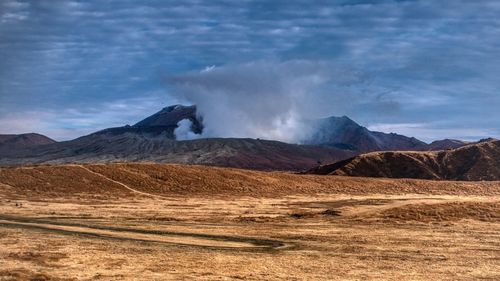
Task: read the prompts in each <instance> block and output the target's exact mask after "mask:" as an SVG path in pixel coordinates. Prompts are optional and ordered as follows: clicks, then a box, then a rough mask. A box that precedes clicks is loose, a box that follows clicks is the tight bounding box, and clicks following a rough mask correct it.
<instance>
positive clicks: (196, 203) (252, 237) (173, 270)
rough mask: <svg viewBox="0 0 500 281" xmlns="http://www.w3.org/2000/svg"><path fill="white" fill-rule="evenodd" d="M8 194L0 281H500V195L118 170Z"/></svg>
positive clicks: (10, 188) (229, 172)
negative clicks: (255, 245) (273, 245)
mask: <svg viewBox="0 0 500 281" xmlns="http://www.w3.org/2000/svg"><path fill="white" fill-rule="evenodd" d="M86 169H90V170H91V171H92V172H90V171H88V170H86ZM0 183H2V184H0V211H1V212H0V280H398V281H401V280H481V279H482V280H500V274H499V272H500V263H498V261H499V260H500V251H499V245H500V218H499V216H498V214H499V213H500V210H499V208H500V205H499V204H500V194H499V192H500V190H499V189H500V185H499V183H498V182H444V181H419V180H393V179H390V180H389V179H369V178H347V177H337V176H311V175H294V174H287V173H265V172H254V171H245V170H237V169H224V168H210V167H201V166H181V165H167V164H165V165H164V164H158V165H155V164H110V165H85V168H82V167H80V166H77V165H69V166H39V167H20V168H9V169H1V170H0ZM123 185H126V186H127V187H130V188H131V189H133V190H138V191H140V192H144V193H146V194H149V193H150V194H154V195H160V196H147V195H144V194H140V193H137V192H133V191H131V190H129V189H128V188H125V187H124V186H123ZM2 220H3V221H2ZM179 233H181V234H179ZM172 235H174V236H172ZM172 237H174V238H175V239H173V238H172ZM181 238H182V239H181ZM184 238H185V239H184ZM227 241H228V242H229V244H226V242H227ZM258 241H268V242H266V243H274V242H269V241H275V242H276V241H278V242H282V243H284V245H287V246H288V247H285V248H279V247H253V246H251V247H249V244H248V243H250V244H254V243H257V242H258ZM257 245H259V244H258V243H257ZM265 245H267V244H265ZM228 246H229V247H228ZM240 246H241V247H243V248H237V247H240Z"/></svg>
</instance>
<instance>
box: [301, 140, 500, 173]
mask: <svg viewBox="0 0 500 281" xmlns="http://www.w3.org/2000/svg"><path fill="white" fill-rule="evenodd" d="M308 173H311V174H323V175H326V174H328V175H347V176H363V177H387V178H418V179H446V180H500V141H499V140H493V139H488V140H484V141H481V142H478V143H475V144H470V145H466V146H463V147H460V148H457V149H452V150H442V151H435V152H371V153H367V154H362V155H359V156H356V157H353V158H350V159H347V160H343V161H340V162H336V163H334V164H330V165H323V166H319V167H317V168H314V169H312V170H310V171H309V172H308Z"/></svg>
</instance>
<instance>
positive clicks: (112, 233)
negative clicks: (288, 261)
mask: <svg viewBox="0 0 500 281" xmlns="http://www.w3.org/2000/svg"><path fill="white" fill-rule="evenodd" d="M0 226H4V227H13V228H27V229H39V230H44V231H48V232H55V233H59V234H79V235H87V236H94V237H99V238H111V239H119V240H131V241H140V242H156V243H167V244H171V245H179V246H198V247H210V248H214V249H238V250H254V249H264V250H266V249H285V248H289V247H291V245H287V244H285V243H284V242H281V241H275V240H269V239H257V238H247V237H237V236H222V235H208V234H199V233H185V232H166V231H151V230H149V231H148V230H144V229H129V228H116V227H103V226H90V225H86V226H82V225H70V224H68V223H66V224H64V223H58V222H53V221H52V222H51V221H39V220H36V219H31V218H20V217H17V218H11V217H3V216H0Z"/></svg>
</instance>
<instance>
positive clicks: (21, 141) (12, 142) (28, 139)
mask: <svg viewBox="0 0 500 281" xmlns="http://www.w3.org/2000/svg"><path fill="white" fill-rule="evenodd" d="M55 142H56V141H55V140H53V139H51V138H49V137H46V136H44V135H40V134H35V133H29V134H20V135H0V150H12V149H21V148H28V147H34V146H38V145H46V144H52V143H55Z"/></svg>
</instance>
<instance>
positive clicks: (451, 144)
mask: <svg viewBox="0 0 500 281" xmlns="http://www.w3.org/2000/svg"><path fill="white" fill-rule="evenodd" d="M468 144H471V142H467V141H461V140H452V139H444V140H437V141H433V142H431V143H430V144H427V145H425V146H423V147H421V148H419V149H418V150H422V151H425V150H427V151H436V150H446V149H455V148H459V147H462V146H466V145H468Z"/></svg>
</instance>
